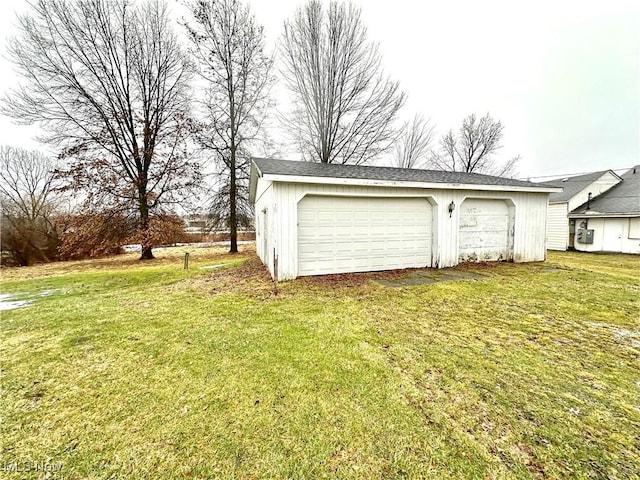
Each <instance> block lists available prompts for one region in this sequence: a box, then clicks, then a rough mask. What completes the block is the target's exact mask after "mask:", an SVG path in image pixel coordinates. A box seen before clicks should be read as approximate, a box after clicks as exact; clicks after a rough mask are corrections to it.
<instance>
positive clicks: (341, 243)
mask: <svg viewBox="0 0 640 480" xmlns="http://www.w3.org/2000/svg"><path fill="white" fill-rule="evenodd" d="M431 210H432V207H431V204H430V203H429V202H428V201H427V200H426V199H424V198H363V197H331V196H307V197H304V198H303V199H302V200H301V201H300V203H299V204H298V275H320V274H328V273H345V272H368V271H375V270H393V269H397V268H412V267H425V266H430V265H431V223H432V218H431V217H432V213H431Z"/></svg>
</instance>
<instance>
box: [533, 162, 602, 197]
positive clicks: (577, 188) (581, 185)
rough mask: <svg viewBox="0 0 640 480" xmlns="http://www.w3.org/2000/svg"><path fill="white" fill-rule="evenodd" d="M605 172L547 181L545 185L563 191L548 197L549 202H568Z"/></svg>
mask: <svg viewBox="0 0 640 480" xmlns="http://www.w3.org/2000/svg"><path fill="white" fill-rule="evenodd" d="M607 172H608V170H603V171H601V172H593V173H585V174H584V175H577V176H575V177H568V178H564V179H562V178H559V179H558V180H548V181H546V182H544V183H545V184H546V185H553V186H555V187H561V188H563V189H564V190H563V191H562V192H555V193H552V194H551V195H549V202H550V203H553V202H568V201H569V200H571V198H573V197H574V196H575V195H577V194H578V193H580V192H581V191H582V190H584V189H585V188H587V187H588V186H589V185H591V184H592V183H593V182H595V181H596V180H597V179H599V178H600V177H601V176H602V175H604V174H605V173H607Z"/></svg>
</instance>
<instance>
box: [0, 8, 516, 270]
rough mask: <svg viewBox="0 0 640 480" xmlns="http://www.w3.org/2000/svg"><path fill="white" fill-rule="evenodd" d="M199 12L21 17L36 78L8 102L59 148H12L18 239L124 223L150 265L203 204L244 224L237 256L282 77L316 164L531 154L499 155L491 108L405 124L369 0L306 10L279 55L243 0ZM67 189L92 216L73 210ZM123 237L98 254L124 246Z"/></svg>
mask: <svg viewBox="0 0 640 480" xmlns="http://www.w3.org/2000/svg"><path fill="white" fill-rule="evenodd" d="M186 6H187V10H188V15H187V16H186V18H184V19H182V20H180V21H179V22H175V21H174V20H172V18H171V15H170V12H169V10H168V8H167V6H166V4H165V3H164V2H163V1H161V0H140V1H138V2H130V1H128V0H32V1H31V2H29V9H28V11H27V12H26V13H24V14H22V15H19V16H18V19H17V25H18V34H17V35H16V36H15V37H13V38H12V39H11V40H10V42H9V47H8V52H7V53H8V57H9V58H10V59H11V60H12V62H13V64H14V66H15V70H16V72H17V73H18V75H19V77H20V79H21V82H20V86H19V87H18V88H16V89H14V90H12V91H10V92H7V93H6V95H5V96H4V98H3V99H2V104H1V106H0V110H1V111H2V113H3V114H5V115H7V116H10V117H12V118H13V119H14V120H15V121H16V122H18V123H22V124H29V125H38V126H39V127H41V132H42V134H41V138H40V140H41V141H42V142H45V143H46V144H48V145H49V146H50V147H51V149H52V150H53V151H55V152H57V155H56V157H55V158H54V159H47V158H45V157H43V156H42V155H39V154H37V153H34V152H26V151H24V150H21V149H16V148H10V147H6V146H5V147H3V148H2V150H1V151H0V153H1V156H2V159H1V160H2V169H3V172H2V173H3V175H2V179H1V180H0V183H1V184H2V185H1V187H0V195H1V201H2V214H3V226H4V227H6V228H9V226H10V225H13V227H14V228H13V229H12V230H11V231H12V232H13V231H15V232H17V230H18V229H17V226H18V223H20V222H22V226H23V227H25V226H26V227H25V228H22V233H21V234H18V233H16V234H15V235H14V237H15V238H14V239H13V240H12V241H14V242H15V243H16V244H21V245H22V246H24V245H26V244H29V243H31V245H30V246H29V247H28V249H27V250H29V249H31V251H33V252H40V253H39V254H38V255H37V257H38V258H40V259H44V260H46V259H47V258H49V256H51V255H52V254H51V251H52V249H54V250H55V249H58V250H60V248H62V250H63V251H64V249H65V248H66V249H67V255H69V254H72V253H73V252H74V251H80V250H82V248H81V245H83V244H91V243H92V242H91V241H90V237H92V236H93V237H98V238H99V239H101V240H105V241H106V240H108V239H109V237H110V236H109V234H108V233H113V232H120V233H118V235H120V237H119V241H120V243H121V242H122V241H124V239H126V240H131V241H133V240H135V241H136V242H138V243H140V245H141V258H142V259H150V258H153V247H154V246H157V245H158V242H161V241H162V238H163V232H173V231H174V230H175V228H176V225H177V223H176V221H175V212H176V211H178V209H181V210H183V211H184V210H188V209H189V208H198V209H200V210H207V211H209V212H210V217H211V218H212V219H213V220H214V221H215V222H216V223H217V224H219V225H220V226H224V227H226V228H228V229H229V230H230V238H231V240H230V251H231V252H236V251H237V249H238V246H237V233H238V227H239V226H240V225H246V224H248V223H250V222H251V217H252V212H251V208H250V205H249V199H248V192H249V180H250V179H249V172H250V161H251V160H250V159H251V157H252V156H255V155H257V154H259V153H261V152H264V154H266V155H274V154H276V153H277V152H278V147H277V145H278V144H279V142H274V140H273V139H271V138H269V135H268V134H267V129H266V128H265V126H266V125H267V124H268V122H269V121H270V119H271V118H273V116H274V115H273V110H274V108H273V106H274V105H273V98H272V88H273V86H274V84H275V83H276V82H282V83H283V84H284V85H286V87H287V89H288V91H289V92H290V94H291V99H292V102H291V103H292V106H291V109H290V111H288V112H286V113H285V114H283V115H281V118H280V128H281V129H282V130H283V131H286V132H287V134H288V137H289V139H290V141H291V142H292V144H293V145H294V146H295V148H296V149H297V150H298V151H299V152H300V154H301V155H302V158H303V159H304V160H307V161H316V162H324V163H343V164H370V163H371V162H374V161H376V160H378V159H380V158H383V157H385V156H387V157H388V158H391V161H392V163H393V164H394V165H396V166H398V167H403V168H418V167H423V168H437V169H444V170H454V171H464V172H478V173H490V174H497V175H510V174H513V172H514V169H515V167H516V164H517V161H518V158H515V159H511V160H509V161H507V162H499V161H498V160H497V155H496V154H497V152H498V150H499V149H500V148H501V141H502V136H503V125H502V124H501V122H500V121H498V120H495V119H493V118H492V117H491V116H490V115H489V114H488V113H487V114H486V115H484V116H482V117H480V118H478V117H477V116H476V115H475V114H472V115H469V116H468V117H466V118H465V119H464V120H463V121H462V125H461V126H460V128H459V130H458V131H455V132H454V131H453V130H450V131H449V132H447V133H445V134H444V135H442V137H441V138H440V139H439V140H438V141H436V138H435V128H434V126H433V125H432V124H431V123H430V121H429V120H426V119H425V117H424V116H423V115H421V114H416V115H415V116H414V117H413V119H412V120H411V121H408V122H405V123H403V124H400V123H399V117H400V113H401V110H402V109H403V108H404V106H405V104H406V103H407V96H406V94H405V93H404V92H403V90H402V88H401V85H400V83H399V82H398V81H397V80H394V79H392V78H391V77H390V76H389V75H387V74H386V73H385V71H384V69H383V67H382V58H381V54H380V51H379V48H378V45H377V44H375V43H374V42H372V41H371V40H370V39H369V38H368V34H367V28H366V25H365V24H364V22H363V20H362V16H361V10H360V8H359V7H357V6H355V5H354V4H352V3H344V2H339V1H335V0H334V1H331V2H329V3H328V4H324V3H323V2H321V1H319V0H309V1H307V3H305V4H302V5H301V6H299V7H298V8H297V9H296V10H295V12H293V14H292V15H291V17H290V18H288V19H287V20H286V21H285V22H284V25H283V32H282V35H281V38H280V42H279V45H278V47H277V49H276V51H275V52H270V51H268V48H267V45H266V41H265V34H264V30H263V27H262V26H261V25H260V24H259V22H258V20H257V19H256V17H255V16H254V15H253V14H252V12H251V11H250V8H249V6H248V5H247V4H245V3H243V2H242V1H241V0H188V1H187V3H186ZM178 29H181V30H182V32H183V33H184V34H185V37H186V39H187V41H186V42H182V41H181V40H180V38H181V37H180V36H179V30H178ZM64 195H67V197H66V198H69V197H71V198H74V199H75V202H74V203H75V204H76V206H77V205H81V208H82V212H83V214H82V215H77V214H76V215H68V214H67V215H65V214H63V212H61V198H62V197H63V196H64ZM62 203H64V202H62ZM65 218H66V219H67V220H66V221H67V222H70V223H73V225H66V227H65V228H66V230H64V231H66V232H72V233H74V235H72V236H71V237H69V238H67V241H66V243H65V242H63V241H62V240H61V239H60V238H59V235H58V234H56V235H57V236H56V235H53V234H54V233H55V232H59V231H60V226H59V225H57V226H56V225H54V224H55V222H58V223H59V222H60V219H65ZM54 220H55V221H54ZM116 226H117V228H116ZM7 231H8V230H6V229H5V230H4V232H7ZM15 232H14V233H15ZM27 232H31V237H30V240H28V241H27V240H25V238H26V237H27V236H29V235H27ZM35 232H37V233H35ZM83 232H84V233H83ZM20 235H22V237H25V238H22V240H19V238H20ZM5 237H7V236H6V235H4V234H3V248H5V247H6V244H7V242H5ZM164 237H165V238H166V235H164ZM7 238H8V237H7ZM72 239H74V240H73V241H72ZM108 243H109V242H108V241H106V243H104V244H99V245H95V246H94V247H95V248H94V250H93V252H94V253H95V252H98V253H101V252H104V253H108V250H109V248H108ZM112 243H113V242H112ZM115 243H116V244H117V243H118V242H115ZM61 245H62V247H61ZM74 249H77V250H74ZM46 252H49V253H46ZM18 255H20V254H19V253H18ZM33 255H34V254H32V255H31V256H32V257H33ZM21 263H24V262H22V260H21Z"/></svg>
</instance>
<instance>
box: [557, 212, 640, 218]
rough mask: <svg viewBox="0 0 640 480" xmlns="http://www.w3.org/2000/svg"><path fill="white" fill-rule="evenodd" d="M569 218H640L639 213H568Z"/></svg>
mask: <svg viewBox="0 0 640 480" xmlns="http://www.w3.org/2000/svg"><path fill="white" fill-rule="evenodd" d="M568 217H569V218H599V217H600V218H601V217H608V218H611V217H613V218H629V217H640V212H615V213H614V212H579V213H569V215H568Z"/></svg>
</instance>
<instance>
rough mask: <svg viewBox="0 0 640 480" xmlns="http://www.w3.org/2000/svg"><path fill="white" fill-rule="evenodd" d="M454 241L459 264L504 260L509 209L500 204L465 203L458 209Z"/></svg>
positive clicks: (468, 201) (506, 250) (507, 243)
mask: <svg viewBox="0 0 640 480" xmlns="http://www.w3.org/2000/svg"><path fill="white" fill-rule="evenodd" d="M458 238H459V249H458V259H459V261H460V262H490V261H496V260H507V259H508V258H509V255H508V251H509V207H508V206H507V204H506V203H505V202H504V201H503V200H484V199H467V200H465V201H464V202H462V205H461V207H460V231H459V237H458Z"/></svg>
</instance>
